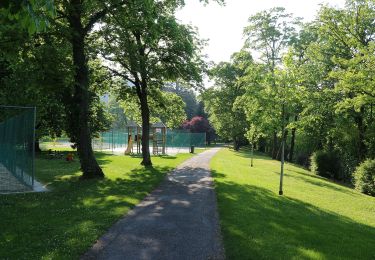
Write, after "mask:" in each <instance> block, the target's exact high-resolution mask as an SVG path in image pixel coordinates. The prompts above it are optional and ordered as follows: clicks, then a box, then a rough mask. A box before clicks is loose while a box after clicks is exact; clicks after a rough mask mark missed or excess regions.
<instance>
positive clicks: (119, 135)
mask: <svg viewBox="0 0 375 260" xmlns="http://www.w3.org/2000/svg"><path fill="white" fill-rule="evenodd" d="M160 135H161V134H160V133H158V139H161V136H160ZM127 144H128V133H127V132H126V131H119V130H113V131H108V132H104V133H101V134H100V135H99V137H98V138H94V140H93V147H94V149H100V150H111V149H116V148H121V147H126V146H127ZM192 145H194V146H196V147H204V146H205V145H206V133H190V132H187V131H179V130H167V134H166V147H167V148H173V147H175V148H187V147H190V146H192ZM150 146H152V140H150Z"/></svg>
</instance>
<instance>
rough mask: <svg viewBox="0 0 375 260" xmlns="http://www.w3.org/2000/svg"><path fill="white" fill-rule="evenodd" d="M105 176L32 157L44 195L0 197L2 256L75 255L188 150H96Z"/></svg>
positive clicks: (179, 161) (131, 204)
mask: <svg viewBox="0 0 375 260" xmlns="http://www.w3.org/2000/svg"><path fill="white" fill-rule="evenodd" d="M96 155H97V159H98V161H99V163H100V165H101V166H102V167H103V169H104V172H105V174H106V178H105V179H103V180H100V181H98V180H88V181H79V180H78V177H79V175H80V171H79V164H78V162H73V163H69V162H66V161H64V160H63V159H48V156H47V154H44V155H41V156H40V158H38V159H37V160H36V169H37V171H36V177H37V179H38V180H39V181H41V182H43V183H46V184H48V188H49V189H50V190H51V191H50V192H46V193H27V194H13V195H0V259H77V258H78V257H79V256H80V255H81V254H82V253H84V252H85V251H86V249H88V248H89V247H90V246H91V245H92V244H93V243H94V242H95V240H96V239H97V238H98V237H99V236H100V235H101V234H103V233H104V232H105V231H106V230H107V229H108V228H109V227H110V226H111V225H112V224H113V223H114V222H115V221H116V220H117V219H119V218H120V217H121V216H123V215H124V214H125V213H126V212H127V211H128V210H129V209H131V208H132V207H134V206H135V205H136V204H137V203H138V202H139V201H140V200H142V199H143V198H144V197H145V196H146V195H147V194H148V193H149V192H150V191H152V190H153V188H154V187H155V186H156V185H157V184H158V183H160V181H161V180H162V179H163V177H164V176H165V173H166V172H167V171H169V170H171V169H173V168H174V167H176V166H177V165H178V164H180V163H181V162H182V161H184V160H186V159H187V158H190V157H191V156H192V155H191V154H179V155H177V156H174V157H172V156H164V157H153V163H154V167H153V168H143V167H141V166H140V161H141V158H139V157H128V156H126V157H125V156H113V155H108V154H103V153H97V154H96Z"/></svg>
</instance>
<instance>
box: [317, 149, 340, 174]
mask: <svg viewBox="0 0 375 260" xmlns="http://www.w3.org/2000/svg"><path fill="white" fill-rule="evenodd" d="M311 171H312V172H313V173H315V174H317V175H320V176H323V177H327V178H331V179H336V180H341V179H342V174H341V172H342V171H341V163H340V158H339V156H338V155H337V153H335V152H326V151H317V152H314V153H313V154H312V156H311Z"/></svg>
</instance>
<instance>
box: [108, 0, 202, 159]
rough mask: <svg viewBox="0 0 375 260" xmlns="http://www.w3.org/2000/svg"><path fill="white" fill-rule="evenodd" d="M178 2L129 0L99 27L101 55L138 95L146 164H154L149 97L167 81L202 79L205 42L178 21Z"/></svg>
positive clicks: (114, 73) (192, 81) (130, 89)
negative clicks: (176, 13) (150, 145)
mask: <svg viewBox="0 0 375 260" xmlns="http://www.w3.org/2000/svg"><path fill="white" fill-rule="evenodd" d="M180 4H181V3H180V2H176V1H170V0H165V1H158V2H156V1H152V0H148V1H140V0H131V1H128V3H127V6H126V8H121V9H120V10H119V12H117V13H111V14H110V15H109V16H108V17H107V19H106V24H105V25H104V26H103V28H102V30H101V36H102V46H103V52H102V53H101V55H102V57H103V58H104V59H106V60H107V61H108V62H109V63H111V65H110V66H108V69H109V70H110V71H111V72H112V73H113V75H114V76H118V77H120V78H122V79H123V80H124V83H123V88H124V90H125V91H128V93H130V94H133V95H136V96H137V98H138V100H139V103H140V109H141V115H142V156H143V160H142V164H143V165H145V166H147V165H152V162H151V158H150V151H149V132H150V108H149V100H148V99H149V96H150V95H151V96H155V95H156V94H157V93H158V90H159V89H160V88H162V86H163V85H164V84H165V82H168V81H169V82H170V81H176V80H178V79H179V80H183V81H185V82H189V83H191V84H196V83H198V82H200V81H201V72H202V70H203V65H204V64H203V62H202V60H201V58H200V48H201V42H200V41H199V40H198V38H197V35H196V33H195V31H194V30H193V29H192V28H191V27H190V26H187V25H182V24H180V23H178V21H177V20H176V18H175V16H174V11H175V10H176V8H178V7H179V6H180Z"/></svg>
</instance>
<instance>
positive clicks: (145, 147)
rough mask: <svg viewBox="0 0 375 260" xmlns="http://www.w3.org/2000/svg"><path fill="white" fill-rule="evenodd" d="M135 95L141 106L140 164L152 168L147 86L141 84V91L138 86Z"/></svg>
mask: <svg viewBox="0 0 375 260" xmlns="http://www.w3.org/2000/svg"><path fill="white" fill-rule="evenodd" d="M137 94H138V98H139V102H140V104H141V115H142V158H143V159H142V162H141V164H142V165H144V166H152V162H151V156H150V108H149V106H148V102H147V84H146V83H142V90H140V86H139V85H138V87H137Z"/></svg>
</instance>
